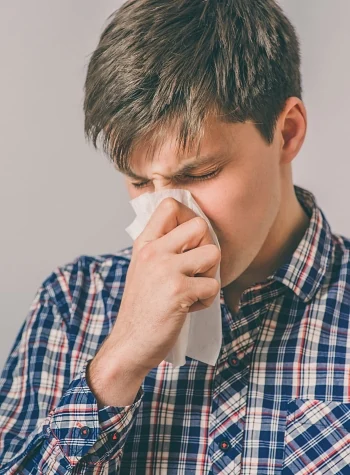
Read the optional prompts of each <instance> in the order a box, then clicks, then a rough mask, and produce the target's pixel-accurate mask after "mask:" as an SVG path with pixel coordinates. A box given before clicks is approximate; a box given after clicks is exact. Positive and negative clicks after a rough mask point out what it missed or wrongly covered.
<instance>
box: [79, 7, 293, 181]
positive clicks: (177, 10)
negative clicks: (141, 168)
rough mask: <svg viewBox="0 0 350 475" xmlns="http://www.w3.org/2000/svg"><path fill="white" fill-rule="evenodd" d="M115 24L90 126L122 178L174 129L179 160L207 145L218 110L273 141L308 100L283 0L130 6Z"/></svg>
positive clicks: (109, 29)
mask: <svg viewBox="0 0 350 475" xmlns="http://www.w3.org/2000/svg"><path fill="white" fill-rule="evenodd" d="M107 20H108V24H107V26H106V27H104V30H103V32H102V34H101V36H100V39H99V43H98V45H97V48H96V49H95V51H94V52H93V53H92V55H91V58H90V60H89V64H88V68H87V76H86V80H85V86H84V92H85V97H84V114H85V124H84V130H85V137H86V138H87V139H88V140H89V141H91V142H92V143H93V145H94V146H95V148H97V147H98V146H97V142H98V140H100V141H101V142H102V146H103V150H104V151H105V152H106V153H107V155H108V156H109V158H110V159H111V160H112V162H113V163H114V164H115V165H116V166H117V168H118V169H119V170H120V171H122V172H123V171H127V170H129V169H130V156H131V153H132V151H133V149H134V147H135V146H136V145H137V144H138V143H139V142H140V141H141V140H143V141H144V142H145V143H147V146H148V148H147V150H146V157H148V156H152V154H153V153H154V150H155V148H156V147H158V146H159V143H160V141H163V140H164V138H165V137H166V135H167V131H170V130H171V131H174V130H175V127H176V131H177V136H176V141H177V143H178V149H177V153H178V154H179V153H180V152H184V151H185V150H186V149H187V147H190V148H191V147H193V146H194V144H195V143H197V144H198V147H199V144H200V140H201V137H202V136H203V128H204V123H205V121H206V119H207V118H208V116H209V115H210V114H214V115H215V117H217V118H218V120H220V121H223V122H231V123H238V122H240V123H244V122H246V121H247V120H249V121H252V122H253V123H254V125H255V127H256V128H257V130H258V131H259V133H260V134H261V136H262V137H263V139H264V140H265V141H266V143H267V144H271V143H272V141H273V137H274V131H275V126H276V123H277V120H278V117H279V115H280V113H281V112H282V111H283V108H284V105H285V102H286V100H287V98H288V97H291V96H296V97H298V98H300V99H302V97H301V94H302V87H301V75H300V47H299V41H298V38H297V34H296V32H295V29H294V27H293V26H292V24H291V23H290V21H289V20H288V19H287V17H286V16H285V14H284V13H283V11H282V9H281V7H280V6H279V5H278V4H277V3H276V1H275V0H129V1H127V2H126V3H124V4H123V5H122V6H121V7H120V8H119V9H118V10H116V11H115V12H114V13H112V15H110V16H109V17H108V19H107ZM197 154H198V148H197Z"/></svg>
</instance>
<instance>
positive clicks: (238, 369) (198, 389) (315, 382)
mask: <svg viewBox="0 0 350 475" xmlns="http://www.w3.org/2000/svg"><path fill="white" fill-rule="evenodd" d="M295 190H296V194H297V197H298V199H299V201H300V203H301V204H302V206H303V207H304V209H305V211H306V213H307V214H308V215H309V217H310V224H309V227H308V229H307V230H306V232H305V234H304V236H303V238H302V240H301V241H300V243H299V245H298V247H297V249H296V250H295V252H294V253H293V255H292V256H290V259H289V260H288V261H287V262H286V263H285V264H284V265H283V266H282V267H280V268H279V269H278V270H277V271H276V272H275V273H274V274H273V275H271V276H269V277H268V278H267V279H266V281H264V282H261V283H257V284H255V285H254V286H252V287H251V288H249V289H247V290H246V291H245V292H244V293H243V295H242V298H241V305H240V311H239V313H238V314H237V315H236V316H233V315H232V314H231V312H230V311H229V308H228V306H227V305H226V303H225V299H224V295H223V290H222V289H221V292H220V298H221V312H222V329H223V339H222V348H221V353H220V355H219V358H218V360H217V363H216V365H215V366H208V365H206V364H204V363H201V362H199V361H196V360H193V359H191V358H188V357H186V364H185V365H184V366H181V367H180V368H175V369H174V368H173V367H172V365H171V364H170V363H167V362H165V361H163V362H161V363H160V364H159V365H158V366H157V367H155V368H153V369H152V370H151V371H150V372H149V374H148V375H147V376H146V378H145V379H144V382H143V383H142V386H140V388H139V391H138V394H137V395H136V398H135V400H134V402H133V404H131V405H129V406H125V407H114V406H107V407H104V408H102V409H98V406H97V402H96V399H95V397H94V395H93V393H92V392H91V390H90V388H89V386H88V384H87V382H86V379H85V376H86V366H87V364H88V363H89V361H91V360H92V358H93V357H94V355H95V354H96V352H97V351H98V349H99V347H100V345H101V344H102V342H103V341H104V339H105V338H106V337H107V336H108V335H109V333H110V332H111V330H112V327H113V324H114V322H115V320H116V318H117V315H118V309H119V307H120V303H121V299H122V297H123V290H124V284H125V278H126V274H127V270H128V265H129V263H130V259H131V253H132V247H128V248H125V249H122V250H120V251H119V252H118V253H117V254H115V255H114V254H113V255H112V254H104V255H98V256H86V255H82V256H79V257H77V258H76V259H75V260H74V261H73V262H70V263H68V264H65V265H62V266H59V267H57V268H56V269H55V270H54V271H53V272H52V273H51V274H50V275H49V276H48V277H47V278H46V279H45V281H44V282H43V283H42V285H41V286H40V288H39V289H38V291H37V293H36V295H35V298H34V300H33V303H32V305H31V307H30V310H29V312H28V315H27V317H26V318H25V320H24V322H23V325H22V327H21V329H20V331H19V333H18V336H17V338H16V340H15V342H14V344H13V346H12V348H11V351H10V354H9V356H8V359H7V361H6V364H5V367H4V369H3V370H2V373H1V376H0V475H4V474H15V473H20V474H23V475H24V474H38V473H40V474H41V473H43V474H56V473H57V474H68V473H69V474H112V473H113V474H115V473H120V474H125V475H133V474H135V475H141V474H147V475H153V474H184V475H187V474H195V475H204V474H210V475H212V474H221V475H224V474H244V475H255V474H256V475H263V474H268V475H272V474H274V475H275V474H282V475H286V474H300V475H301V474H317V475H322V474H333V473H337V474H350V385H349V380H350V351H348V348H350V326H349V315H350V308H349V304H350V272H349V268H350V257H349V256H350V240H349V239H347V238H345V237H343V236H340V235H335V234H333V233H332V231H331V228H330V226H329V224H328V222H327V220H326V218H325V215H324V213H323V212H322V210H321V209H320V208H319V207H318V205H317V203H316V201H315V198H314V196H313V195H312V193H310V192H309V191H307V190H304V189H302V188H300V187H297V186H295ZM155 291H156V289H155Z"/></svg>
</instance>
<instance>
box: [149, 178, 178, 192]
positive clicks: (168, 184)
mask: <svg viewBox="0 0 350 475" xmlns="http://www.w3.org/2000/svg"><path fill="white" fill-rule="evenodd" d="M153 184H154V191H160V190H169V189H173V188H174V189H175V188H178V187H177V186H175V185H174V183H173V182H172V181H171V180H166V179H164V180H162V179H155V180H154V181H153Z"/></svg>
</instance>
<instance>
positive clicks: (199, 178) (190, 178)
mask: <svg viewBox="0 0 350 475" xmlns="http://www.w3.org/2000/svg"><path fill="white" fill-rule="evenodd" d="M220 171H221V169H217V170H214V171H213V172H211V173H208V174H206V175H199V176H192V175H184V176H182V177H181V178H180V181H187V180H188V181H203V180H209V179H210V178H214V177H215V176H217V175H218V174H219V172H220ZM178 180H179V179H178ZM148 183H149V181H144V182H142V183H131V184H132V186H133V187H134V188H136V189H140V188H143V187H144V186H146V185H147V184H148Z"/></svg>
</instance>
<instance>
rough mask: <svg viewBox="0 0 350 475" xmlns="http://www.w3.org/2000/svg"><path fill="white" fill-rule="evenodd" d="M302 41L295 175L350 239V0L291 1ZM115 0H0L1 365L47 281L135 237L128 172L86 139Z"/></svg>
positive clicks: (288, 1) (284, 3)
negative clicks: (90, 79) (302, 135)
mask: <svg viewBox="0 0 350 475" xmlns="http://www.w3.org/2000/svg"><path fill="white" fill-rule="evenodd" d="M280 3H281V5H282V6H283V8H284V10H285V12H286V13H287V15H288V16H289V18H290V19H291V21H292V22H293V24H294V25H295V26H296V29H297V32H298V34H299V37H300V41H301V49H302V74H303V87H304V103H305V106H306V109H307V112H308V132H307V137H306V140H305V142H304V145H303V147H302V150H301V152H300V153H299V155H298V156H297V157H296V159H295V161H294V165H293V166H294V183H296V184H298V185H300V186H303V187H305V188H307V189H309V190H310V191H312V192H313V193H315V195H316V197H317V200H318V203H319V204H320V205H321V207H322V208H323V210H324V212H325V214H326V216H327V218H328V219H329V221H330V223H331V225H332V228H333V231H334V232H336V233H339V234H343V235H346V236H350V219H349V211H348V202H349V196H350V193H349V189H348V180H349V178H348V177H349V172H350V164H349V159H348V157H347V156H346V150H347V146H348V142H347V140H348V138H349V125H350V120H349V117H348V110H349V107H350V98H349V97H350V96H349V84H350V66H349V46H350V29H349V25H348V23H349V17H350V2H349V1H348V0H333V1H332V2H330V1H329V0H307V2H305V0H284V1H280ZM120 4H121V2H118V1H112V0H99V1H98V2H97V1H96V0H74V1H72V0H60V2H53V1H49V2H48V1H47V0H32V1H31V2H26V1H24V0H22V1H18V0H17V1H15V0H0V57H1V74H0V104H1V115H0V121H1V124H0V141H1V143H0V145H1V159H0V164H1V169H0V203H1V233H0V240H1V241H0V244H1V245H0V252H1V272H0V283H1V299H0V304H1V318H0V368H1V369H2V367H3V365H4V364H5V360H6V358H7V356H8V353H9V351H10V347H11V346H12V344H13V342H14V338H15V337H16V335H17V333H18V331H19V328H20V326H21V324H22V323H23V320H24V319H25V317H26V314H27V312H28V309H29V306H30V304H31V302H32V300H33V298H34V294H35V292H36V290H37V289H38V288H39V286H40V284H41V282H42V281H43V280H44V279H45V278H46V277H47V276H48V275H49V274H50V273H51V271H52V270H53V269H54V268H55V267H56V266H58V265H63V264H65V263H68V262H69V261H71V260H72V259H74V258H75V257H77V256H78V255H80V254H104V253H114V252H117V251H118V250H119V249H121V248H123V247H126V246H129V245H131V244H132V240H131V238H130V237H129V235H128V234H127V233H126V232H125V227H126V226H128V225H129V224H130V223H131V221H132V220H133V218H134V213H133V211H132V208H131V206H130V204H129V197H128V194H127V191H126V188H125V185H124V182H123V179H122V177H121V175H120V174H119V173H118V172H116V171H115V170H114V169H113V167H112V165H111V164H110V163H109V162H108V159H107V158H106V157H105V156H104V155H103V154H102V152H100V153H99V152H96V151H95V150H94V149H93V148H92V146H89V145H87V144H86V142H85V139H84V133H83V112H82V103H83V83H84V79H85V73H86V66H87V63H88V58H89V55H90V54H91V53H92V51H93V50H94V48H95V47H96V44H97V41H98V37H99V35H100V33H101V32H102V29H103V26H104V25H105V23H106V21H107V16H108V15H109V14H111V13H112V12H113V11H114V10H115V9H116V8H118V6H119V5H120Z"/></svg>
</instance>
